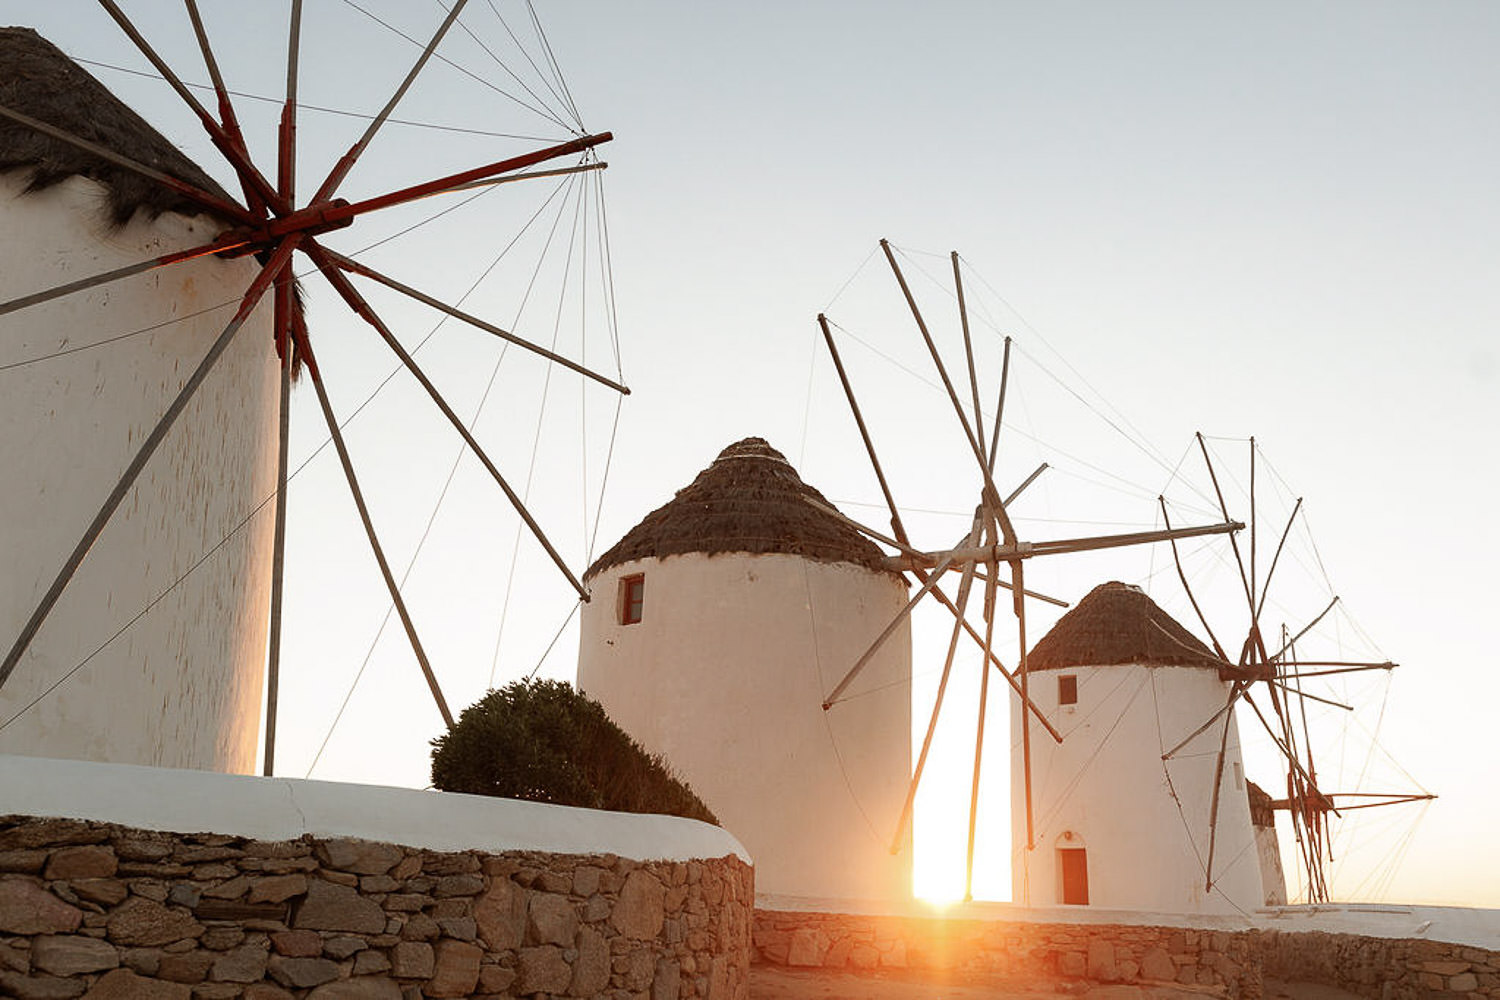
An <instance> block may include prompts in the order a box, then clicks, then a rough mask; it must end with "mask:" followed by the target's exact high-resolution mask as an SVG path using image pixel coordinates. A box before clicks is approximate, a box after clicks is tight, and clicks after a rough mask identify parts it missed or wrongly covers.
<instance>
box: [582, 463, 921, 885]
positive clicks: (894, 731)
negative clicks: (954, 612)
mask: <svg viewBox="0 0 1500 1000" xmlns="http://www.w3.org/2000/svg"><path fill="white" fill-rule="evenodd" d="M772 456H774V457H772ZM743 461H752V462H760V463H767V462H769V463H774V464H775V465H776V466H778V467H779V468H780V469H781V471H782V472H783V473H784V474H789V476H790V479H791V480H794V481H795V485H796V486H799V487H800V486H801V483H800V480H797V479H796V473H795V472H794V471H792V470H791V467H790V466H789V465H786V463H785V460H784V459H783V458H782V457H781V456H780V455H779V454H777V453H776V452H774V451H773V450H771V449H770V448H769V446H767V445H765V443H764V442H763V441H759V440H758V439H751V440H750V441H748V442H741V443H739V444H737V445H734V446H731V447H730V448H729V449H726V450H725V453H724V454H723V455H721V456H720V458H719V459H718V461H716V462H715V464H714V466H713V467H711V468H710V469H709V470H706V471H705V472H704V473H703V474H702V475H700V476H699V478H698V481H697V482H695V483H694V485H693V487H690V488H689V489H688V490H684V491H682V493H681V494H679V497H678V499H677V500H676V501H673V504H668V505H667V507H665V508H662V510H661V511H658V512H657V513H656V514H653V515H652V517H651V518H648V519H647V521H646V522H643V524H642V526H640V527H638V528H637V529H636V530H635V531H634V532H632V534H631V535H628V536H627V538H626V539H625V541H622V543H621V546H629V545H630V543H631V542H632V539H633V538H638V536H640V535H642V534H643V533H645V531H644V529H648V528H650V527H651V526H652V524H653V521H652V518H658V517H665V519H666V523H665V524H664V525H658V526H657V528H662V527H665V529H666V530H667V531H668V532H670V531H672V530H675V529H674V528H673V524H674V523H675V522H674V521H673V516H672V514H671V512H672V511H673V510H674V509H679V510H680V508H674V506H673V505H674V504H681V505H685V506H687V507H690V508H693V509H694V510H696V509H697V507H699V506H701V507H703V508H705V509H707V508H709V507H717V506H718V505H720V504H721V503H726V502H727V503H740V504H741V509H742V510H751V511H753V510H755V509H756V504H757V503H760V502H762V501H764V504H765V505H771V506H774V502H773V501H772V500H767V498H764V497H761V498H759V500H752V501H750V502H749V503H748V505H746V504H743V503H741V502H742V501H743V499H744V498H743V497H738V498H737V496H736V492H735V491H736V488H737V487H736V484H735V483H734V482H721V481H719V480H718V479H715V477H716V476H724V477H727V478H728V479H730V480H733V479H734V470H735V469H737V468H739V466H736V465H735V464H734V463H735V462H743ZM700 487H701V489H700ZM694 491H699V492H696V493H695V492H694ZM705 493H706V494H711V495H707V496H706V495H705ZM775 502H779V501H775ZM791 502H792V503H793V505H794V514H795V516H797V517H800V516H801V515H802V514H803V509H802V505H801V503H800V501H791ZM819 517H820V518H821V517H822V515H819ZM771 520H772V521H774V520H775V514H774V513H773V514H772V515H771ZM829 520H830V521H831V520H832V519H829ZM835 523H836V522H835ZM784 527H785V526H784V525H779V526H778V525H775V524H768V523H767V522H764V521H757V520H756V519H755V518H754V517H753V516H752V517H750V518H749V519H748V520H746V521H744V522H742V523H740V524H739V525H738V528H739V529H743V531H744V533H745V534H747V535H753V536H757V537H759V538H764V537H766V536H768V535H778V536H780V541H779V542H778V543H776V544H774V545H773V546H772V547H773V548H776V547H784V548H793V549H796V548H798V547H799V545H800V544H801V543H800V542H799V539H798V538H797V536H796V533H795V532H791V533H789V534H788V533H783V531H782V529H783V528H784ZM828 527H829V526H828V525H827V524H824V525H823V526H822V529H823V530H827V528H828ZM651 530H656V529H651ZM707 530H708V534H709V535H714V532H715V529H714V528H713V527H712V526H710V527H709V528H708V529H707ZM716 538H717V536H716ZM656 540H657V541H661V542H662V543H663V544H661V545H656V544H654V543H653V544H649V545H646V546H645V548H646V549H650V550H654V551H656V552H658V553H659V552H660V551H661V550H662V549H663V548H666V549H677V550H678V551H672V552H670V553H669V554H654V555H647V556H644V557H641V558H632V559H627V560H625V561H622V562H613V561H612V559H611V557H610V556H609V555H606V556H605V557H603V558H601V560H600V563H598V564H596V569H595V570H591V572H590V575H589V577H588V584H589V586H590V589H591V592H592V595H593V597H592V599H591V600H590V602H589V603H588V604H587V605H585V608H584V612H583V619H582V622H583V624H582V636H581V644H580V651H579V661H578V682H579V686H580V688H581V689H582V690H583V691H584V693H586V694H588V695H589V696H590V697H593V698H595V699H597V700H598V701H599V702H601V703H602V704H603V706H604V708H605V710H606V711H607V712H608V713H609V715H610V717H611V718H612V719H613V720H614V721H615V722H616V723H618V724H619V725H620V726H621V727H622V728H624V729H625V730H626V731H627V732H628V733H630V734H631V735H632V736H633V737H634V738H635V739H637V740H638V741H639V742H641V743H642V744H643V745H644V746H645V747H646V748H647V749H649V750H651V751H653V752H657V753H661V754H663V755H664V756H665V757H666V759H667V761H668V763H669V764H670V765H671V766H672V767H673V769H674V770H675V771H676V772H677V773H678V774H679V775H680V776H681V777H683V778H684V779H686V780H687V782H688V783H689V784H690V785H691V786H692V787H693V790H694V791H695V792H697V794H698V795H699V796H700V797H701V798H702V799H703V800H704V801H705V802H706V803H707V805H708V806H709V808H710V809H712V810H713V811H714V812H715V813H716V815H717V816H718V818H719V820H720V821H721V822H722V823H723V825H724V826H725V828H726V829H728V830H729V831H730V832H731V833H733V834H734V835H735V836H736V837H738V838H739V839H740V841H741V842H742V843H744V844H745V846H746V848H747V849H748V850H749V851H750V854H751V856H752V857H753V858H754V859H755V868H756V874H755V882H756V891H757V892H758V893H770V894H786V895H796V896H812V897H826V898H835V899H883V900H893V899H897V900H899V899H909V898H910V896H911V861H910V859H911V852H910V839H909V836H908V837H907V838H906V841H905V843H904V845H903V850H902V852H901V853H900V854H899V855H897V856H894V857H893V856H892V855H891V854H890V852H889V850H888V847H889V843H890V839H891V837H892V835H893V834H894V833H895V831H896V824H897V821H898V819H899V817H900V813H901V806H902V803H903V800H904V796H905V793H906V788H907V782H908V780H909V775H910V773H911V750H910V739H911V735H910V734H911V706H910V677H911V652H910V635H909V633H908V632H907V630H906V629H905V628H903V629H901V630H900V631H899V632H898V633H897V634H895V635H893V636H892V638H891V639H890V640H889V641H888V642H887V643H886V644H885V646H884V647H883V649H882V651H881V652H880V654H879V655H877V656H876V657H875V658H874V660H873V661H872V662H871V663H870V664H869V665H868V666H867V667H866V668H865V670H864V671H863V672H862V673H861V675H860V676H859V678H858V680H857V681H856V682H855V683H854V684H853V685H851V687H850V689H849V694H850V695H852V696H853V697H850V698H849V700H847V701H841V702H840V703H839V704H837V705H835V706H834V707H833V708H832V709H831V710H830V711H828V712H826V713H825V712H824V711H823V709H822V707H821V705H822V701H823V698H824V697H825V696H826V695H827V694H828V693H829V692H830V691H831V690H832V688H833V686H834V685H835V684H837V683H838V681H839V679H840V678H841V677H842V676H843V675H844V674H845V673H846V672H847V671H848V670H849V668H850V667H852V666H853V665H854V663H855V661H856V660H857V659H858V658H859V656H860V654H861V653H863V652H864V651H865V649H866V648H867V647H868V646H869V644H870V643H871V641H872V640H873V639H874V638H875V637H876V636H877V635H878V634H879V633H880V632H881V630H883V629H884V628H885V627H886V626H887V625H888V624H889V623H890V622H891V621H892V620H893V619H894V618H895V617H896V615H897V614H898V612H899V611H900V610H901V608H902V607H903V605H904V604H905V602H906V599H907V592H906V587H905V584H904V583H903V582H902V580H901V579H900V577H898V576H896V575H893V574H891V573H888V572H885V571H880V570H875V569H872V568H870V567H868V566H864V565H857V564H854V563H851V562H848V561H841V560H828V559H817V558H810V557H807V556H805V555H802V554H795V553H790V552H778V551H768V552H758V553H756V552H744V551H716V552H713V553H712V554H710V553H709V552H705V551H693V549H695V548H699V547H718V544H719V543H721V542H723V539H722V538H717V540H715V538H705V539H703V540H702V541H703V543H704V544H703V545H702V546H699V545H698V544H697V540H694V539H687V540H684V539H682V538H680V537H677V538H672V539H663V538H661V536H660V535H658V536H657V538H656ZM731 544H732V543H731ZM618 548H620V547H617V549H618ZM637 551H640V547H637ZM871 552H872V553H874V550H873V547H871ZM874 555H875V557H876V558H878V553H874ZM636 577H639V578H640V579H641V580H642V582H643V584H644V592H643V597H644V600H643V602H642V604H641V609H640V621H638V622H634V623H629V624H626V623H624V622H622V618H626V617H628V615H625V614H623V613H622V593H623V587H624V584H623V581H627V580H630V579H632V578H636ZM908 832H909V831H908Z"/></svg>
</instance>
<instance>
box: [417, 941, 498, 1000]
mask: <svg viewBox="0 0 1500 1000" xmlns="http://www.w3.org/2000/svg"><path fill="white" fill-rule="evenodd" d="M436 952H437V964H436V967H435V968H434V969H433V972H432V978H431V979H429V980H428V981H427V985H426V986H424V987H422V993H423V995H425V996H429V997H466V996H469V995H470V994H472V993H473V992H474V987H475V986H477V985H478V984H479V963H480V962H481V960H483V958H484V949H482V948H480V947H479V946H478V945H475V944H469V943H468V942H466V941H439V942H438V945H437V949H436Z"/></svg>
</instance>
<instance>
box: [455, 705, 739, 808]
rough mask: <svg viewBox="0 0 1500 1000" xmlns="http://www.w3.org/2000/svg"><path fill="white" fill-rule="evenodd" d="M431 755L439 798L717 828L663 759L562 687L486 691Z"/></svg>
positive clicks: (600, 711)
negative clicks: (660, 816) (579, 809)
mask: <svg viewBox="0 0 1500 1000" xmlns="http://www.w3.org/2000/svg"><path fill="white" fill-rule="evenodd" d="M432 747H433V750H432V784H433V786H434V787H436V788H438V789H441V790H442V791H445V792H469V793H471V794H475V795H497V796H501V797H504V798H512V799H530V800H531V801H533V802H551V803H554V804H556V805H564V806H583V807H586V808H589V809H613V810H617V811H620V812H637V813H665V814H666V815H669V816H685V817H687V818H688V819H698V820H703V821H704V822H706V823H713V824H715V825H717V824H718V822H719V821H718V820H717V819H716V818H714V814H713V813H711V812H710V811H709V810H708V807H707V806H705V805H704V804H703V802H702V801H701V800H700V799H699V798H698V796H696V795H694V794H693V792H692V789H690V788H688V786H687V785H686V784H685V783H683V782H681V781H679V780H678V779H677V778H676V777H674V776H673V774H672V772H671V770H670V769H669V768H668V767H667V764H666V762H665V761H664V760H662V758H661V755H659V754H649V753H647V752H646V751H645V750H644V749H643V748H642V747H641V745H640V744H639V743H637V742H636V741H635V740H633V739H631V738H630V736H629V734H627V733H626V732H625V731H624V730H623V729H621V728H620V727H619V726H617V725H615V724H614V723H613V722H611V721H610V719H609V716H607V715H605V714H604V708H603V707H602V706H601V705H600V704H599V703H598V702H597V701H594V700H593V699H592V698H589V697H587V696H585V695H583V694H580V693H579V692H577V691H574V690H573V688H572V687H570V686H569V685H567V684H565V683H563V682H561V681H548V680H538V681H516V682H515V683H513V684H508V685H506V686H505V687H503V688H500V689H498V690H495V691H491V692H490V693H489V694H487V695H485V696H484V697H483V698H481V699H480V700H479V701H477V702H475V703H474V704H473V705H470V706H469V707H468V708H466V709H464V711H463V714H462V715H460V716H459V718H458V721H457V722H456V723H454V725H453V728H452V729H450V730H448V732H447V733H446V734H444V735H442V736H439V737H438V738H437V739H435V740H433V741H432Z"/></svg>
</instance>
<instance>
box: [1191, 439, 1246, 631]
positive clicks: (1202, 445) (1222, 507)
mask: <svg viewBox="0 0 1500 1000" xmlns="http://www.w3.org/2000/svg"><path fill="white" fill-rule="evenodd" d="M1197 437H1198V450H1199V451H1201V452H1202V453H1203V464H1204V465H1206V466H1208V478H1209V479H1210V480H1211V481H1212V482H1213V485H1214V495H1215V496H1216V497H1218V498H1219V512H1220V513H1221V514H1223V515H1224V520H1226V521H1227V520H1229V506H1228V505H1227V504H1226V503H1225V502H1224V491H1223V490H1221V489H1220V488H1219V476H1218V473H1216V472H1215V471H1214V463H1213V459H1211V458H1209V457H1208V443H1207V442H1206V441H1204V440H1203V433H1202V432H1201V431H1200V432H1198V435H1197ZM1241 527H1243V525H1241ZM1229 547H1230V548H1231V549H1233V550H1234V562H1235V565H1236V566H1238V567H1239V571H1240V584H1241V586H1243V587H1244V589H1245V605H1246V607H1248V608H1249V609H1250V618H1251V622H1252V627H1253V623H1254V620H1255V597H1254V595H1253V594H1252V593H1251V591H1250V578H1249V576H1248V575H1247V574H1246V572H1245V560H1244V559H1243V558H1242V557H1241V556H1240V546H1239V543H1238V542H1237V541H1235V538H1234V536H1233V535H1230V536H1229Z"/></svg>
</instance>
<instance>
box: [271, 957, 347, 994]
mask: <svg viewBox="0 0 1500 1000" xmlns="http://www.w3.org/2000/svg"><path fill="white" fill-rule="evenodd" d="M266 971H268V972H269V973H270V974H271V978H272V979H274V980H276V981H277V982H278V983H280V984H281V985H282V986H285V987H287V988H288V989H296V990H300V989H306V988H307V987H309V986H321V985H322V984H323V983H331V982H333V981H334V980H335V979H337V978H338V977H339V967H338V965H337V964H336V963H334V962H330V961H329V960H328V959H326V958H287V957H286V956H284V955H276V956H274V957H273V958H272V959H271V960H270V961H269V962H268V963H266Z"/></svg>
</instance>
